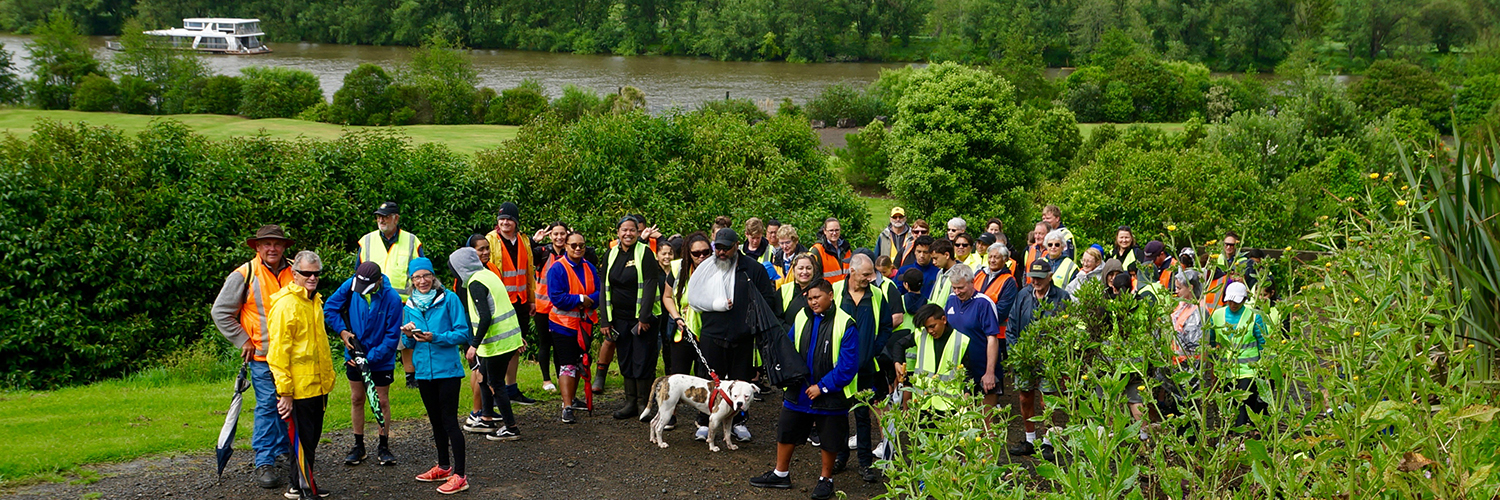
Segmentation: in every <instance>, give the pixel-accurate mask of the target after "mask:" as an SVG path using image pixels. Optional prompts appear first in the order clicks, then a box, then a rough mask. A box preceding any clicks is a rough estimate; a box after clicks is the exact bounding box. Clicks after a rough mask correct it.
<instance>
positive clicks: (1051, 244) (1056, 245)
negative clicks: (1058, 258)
mask: <svg viewBox="0 0 1500 500" xmlns="http://www.w3.org/2000/svg"><path fill="white" fill-rule="evenodd" d="M1060 246H1062V243H1048V244H1047V248H1057V247H1060Z"/></svg>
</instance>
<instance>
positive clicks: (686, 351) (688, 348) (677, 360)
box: [662, 338, 703, 375]
mask: <svg viewBox="0 0 1500 500" xmlns="http://www.w3.org/2000/svg"><path fill="white" fill-rule="evenodd" d="M668 340H671V339H668ZM667 345H668V347H667V348H666V349H662V352H663V353H671V358H672V360H671V362H670V363H668V364H667V365H666V366H667V375H692V374H694V373H697V372H701V371H702V370H703V368H702V367H703V363H702V362H701V361H698V352H697V351H694V350H693V344H691V343H689V342H688V339H686V338H684V339H682V341H681V342H670V343H668V344H667Z"/></svg>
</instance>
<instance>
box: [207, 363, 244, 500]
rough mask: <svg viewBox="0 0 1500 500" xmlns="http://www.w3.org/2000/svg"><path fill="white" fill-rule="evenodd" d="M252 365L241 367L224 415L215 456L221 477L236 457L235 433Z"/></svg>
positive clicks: (242, 365)
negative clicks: (232, 456) (247, 375)
mask: <svg viewBox="0 0 1500 500" xmlns="http://www.w3.org/2000/svg"><path fill="white" fill-rule="evenodd" d="M249 368H250V364H249V363H245V364H241V365H240V376H239V377H237V378H235V379H234V396H232V397H230V398H229V413H228V414H226V415H224V427H223V428H221V429H219V443H218V446H216V447H215V448H214V455H215V456H216V457H218V459H219V476H221V477H222V476H223V475H224V466H226V465H228V464H229V457H230V456H231V455H234V431H235V428H237V427H239V423H240V407H241V406H243V405H244V402H245V389H249V388H250V379H248V378H246V373H247V370H249Z"/></svg>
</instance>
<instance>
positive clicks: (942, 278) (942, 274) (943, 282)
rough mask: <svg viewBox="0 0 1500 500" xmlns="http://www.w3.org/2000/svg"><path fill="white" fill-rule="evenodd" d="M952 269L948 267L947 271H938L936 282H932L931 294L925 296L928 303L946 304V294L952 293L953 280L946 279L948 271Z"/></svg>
mask: <svg viewBox="0 0 1500 500" xmlns="http://www.w3.org/2000/svg"><path fill="white" fill-rule="evenodd" d="M952 270H953V268H951V267H950V268H948V270H947V271H943V270H939V271H938V275H937V283H933V284H932V295H928V296H927V303H928V304H937V305H940V306H943V307H947V306H948V296H949V295H953V281H952V280H950V279H948V272H949V271H952Z"/></svg>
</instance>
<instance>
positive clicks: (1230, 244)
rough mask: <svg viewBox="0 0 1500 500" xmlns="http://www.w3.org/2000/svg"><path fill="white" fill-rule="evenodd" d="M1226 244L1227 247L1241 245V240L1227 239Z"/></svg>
mask: <svg viewBox="0 0 1500 500" xmlns="http://www.w3.org/2000/svg"><path fill="white" fill-rule="evenodd" d="M1224 246H1226V247H1232V246H1239V242H1232V243H1231V242H1228V241H1226V242H1224Z"/></svg>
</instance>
